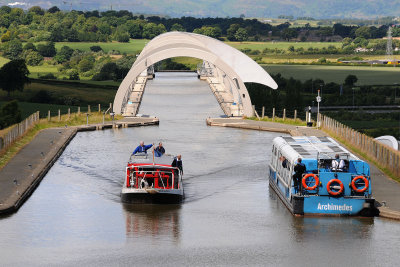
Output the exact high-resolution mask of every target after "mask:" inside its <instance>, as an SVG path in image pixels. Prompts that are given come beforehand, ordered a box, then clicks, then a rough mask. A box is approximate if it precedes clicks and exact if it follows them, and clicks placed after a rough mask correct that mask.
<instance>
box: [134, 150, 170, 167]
mask: <svg viewBox="0 0 400 267" xmlns="http://www.w3.org/2000/svg"><path fill="white" fill-rule="evenodd" d="M174 157H175V156H174V155H171V154H164V155H162V156H161V157H154V165H163V167H168V166H169V167H170V166H171V164H172V161H173V160H174ZM128 164H140V165H142V164H149V165H151V166H153V153H147V154H146V153H137V154H135V155H131V157H130V158H129V161H128ZM164 165H167V166H164Z"/></svg>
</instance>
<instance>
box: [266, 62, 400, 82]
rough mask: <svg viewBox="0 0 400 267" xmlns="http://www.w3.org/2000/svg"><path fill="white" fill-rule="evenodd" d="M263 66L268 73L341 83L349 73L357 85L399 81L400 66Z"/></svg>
mask: <svg viewBox="0 0 400 267" xmlns="http://www.w3.org/2000/svg"><path fill="white" fill-rule="evenodd" d="M263 67H264V68H265V69H266V70H267V71H268V72H269V73H272V74H277V73H281V74H282V76H283V77H286V78H289V77H293V78H295V79H299V80H302V81H305V80H308V79H311V78H312V79H316V78H319V79H322V80H324V81H325V82H336V83H343V82H344V79H345V78H346V77H347V76H348V75H349V74H353V75H356V76H357V78H358V82H357V85H367V84H376V85H378V84H388V85H392V84H394V83H400V68H389V67H387V68H383V67H382V68H378V67H358V66H321V65H263Z"/></svg>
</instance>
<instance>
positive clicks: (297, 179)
mask: <svg viewBox="0 0 400 267" xmlns="http://www.w3.org/2000/svg"><path fill="white" fill-rule="evenodd" d="M305 172H306V165H304V163H302V162H301V158H298V159H297V164H296V165H295V166H294V174H293V181H294V188H295V192H296V193H298V192H299V191H300V183H301V178H303V173H305Z"/></svg>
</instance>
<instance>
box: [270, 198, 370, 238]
mask: <svg viewBox="0 0 400 267" xmlns="http://www.w3.org/2000/svg"><path fill="white" fill-rule="evenodd" d="M269 198H270V201H271V206H272V207H273V209H274V210H275V212H279V213H281V215H282V216H284V217H286V218H287V219H288V220H289V222H290V223H289V224H288V225H290V227H291V229H293V231H292V234H293V238H294V240H296V241H297V242H306V241H307V240H308V241H312V240H313V239H314V238H315V237H316V236H325V238H326V240H346V239H347V238H349V237H351V238H352V239H353V240H357V239H358V240H364V239H369V238H371V233H373V229H372V228H373V227H374V222H375V219H374V218H373V217H322V216H292V214H291V213H290V211H289V210H288V209H287V208H286V206H285V205H284V204H283V202H282V201H280V199H279V196H278V195H277V194H276V192H275V191H274V190H269Z"/></svg>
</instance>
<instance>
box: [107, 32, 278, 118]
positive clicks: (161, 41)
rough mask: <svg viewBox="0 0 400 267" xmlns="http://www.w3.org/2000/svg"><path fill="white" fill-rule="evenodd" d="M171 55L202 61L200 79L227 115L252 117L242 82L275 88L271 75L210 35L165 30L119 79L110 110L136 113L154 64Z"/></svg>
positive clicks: (249, 100)
mask: <svg viewBox="0 0 400 267" xmlns="http://www.w3.org/2000/svg"><path fill="white" fill-rule="evenodd" d="M173 57H193V58H198V59H201V60H203V64H201V66H199V67H198V74H199V77H200V78H203V79H206V80H207V81H208V83H209V85H210V88H211V89H212V91H213V93H214V95H215V96H216V98H217V100H218V102H219V104H220V106H221V108H222V109H223V111H224V113H225V114H226V115H228V116H243V115H245V116H253V113H254V111H253V108H252V104H251V99H250V96H249V93H248V91H247V89H246V86H245V84H244V83H245V82H252V83H260V84H264V85H266V86H269V87H271V88H273V89H277V88H278V86H277V84H276V83H275V81H274V80H273V79H272V78H271V76H270V75H269V74H268V73H267V72H266V71H265V70H264V69H263V68H262V67H261V66H260V65H258V64H257V63H256V62H254V61H253V60H252V59H251V58H249V57H248V56H246V55H245V54H243V53H242V52H240V51H239V50H237V49H235V48H233V47H231V46H229V45H227V44H225V43H223V42H221V41H219V40H216V39H213V38H210V37H207V36H204V35H200V34H194V33H187V32H168V33H164V34H161V35H159V36H157V37H155V38H154V39H152V40H151V41H150V42H149V43H148V44H147V45H146V46H145V47H144V49H143V50H142V52H141V53H140V55H139V56H138V57H137V59H136V61H135V63H134V64H133V65H132V68H131V69H130V71H129V72H128V74H127V75H126V77H125V78H124V80H123V81H122V83H121V85H120V86H119V88H118V91H117V94H116V96H115V99H114V105H113V111H114V112H115V113H116V114H122V115H124V116H135V115H136V114H137V112H138V109H139V106H140V103H141V100H142V96H143V93H144V89H145V85H146V81H147V78H148V77H150V76H149V74H151V75H152V69H153V64H155V63H157V62H159V61H161V60H164V59H167V58H173Z"/></svg>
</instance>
